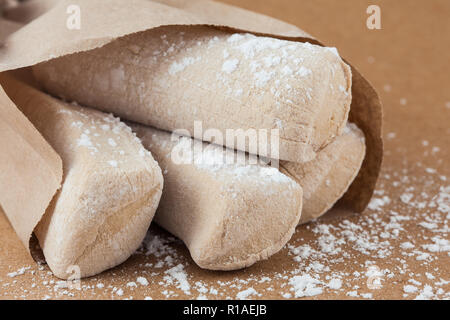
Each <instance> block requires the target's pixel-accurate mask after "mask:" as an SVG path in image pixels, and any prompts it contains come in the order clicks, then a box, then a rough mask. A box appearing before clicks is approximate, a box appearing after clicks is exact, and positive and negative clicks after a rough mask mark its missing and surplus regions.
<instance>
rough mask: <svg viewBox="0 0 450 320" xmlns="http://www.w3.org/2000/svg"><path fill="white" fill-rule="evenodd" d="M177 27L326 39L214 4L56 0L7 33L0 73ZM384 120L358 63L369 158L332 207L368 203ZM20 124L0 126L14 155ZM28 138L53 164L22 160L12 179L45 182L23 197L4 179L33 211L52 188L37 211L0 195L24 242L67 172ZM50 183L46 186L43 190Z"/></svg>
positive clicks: (356, 110)
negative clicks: (73, 12)
mask: <svg viewBox="0 0 450 320" xmlns="http://www.w3.org/2000/svg"><path fill="white" fill-rule="evenodd" d="M74 4H76V5H78V6H79V7H80V13H81V25H80V26H81V28H80V29H79V30H78V29H75V30H72V29H69V28H67V27H66V23H67V19H68V17H69V14H67V8H68V6H69V5H74ZM0 23H1V22H0ZM174 24H178V25H179V24H183V25H214V26H217V27H221V28H227V29H229V30H230V31H246V32H252V33H254V34H257V35H268V36H273V37H277V38H282V39H287V40H292V41H309V42H311V43H316V44H320V43H319V42H318V41H317V40H315V39H314V38H312V37H311V36H309V35H308V34H307V33H306V32H304V31H302V30H300V29H299V28H297V27H295V26H292V25H289V24H287V23H284V22H281V21H278V20H276V19H273V18H269V17H267V16H263V15H259V14H256V13H252V12H249V11H245V10H243V9H238V8H234V7H230V6H227V5H224V4H219V3H215V2H211V1H204V0H189V1H183V0H174V1H158V2H154V1H148V0H130V1H122V0H108V1H106V0H78V1H74V0H71V1H67V0H63V1H60V2H58V3H57V4H56V6H55V7H53V8H52V9H51V10H50V11H48V12H46V13H45V14H43V15H41V16H39V17H38V18H36V19H35V20H33V21H31V22H30V23H28V24H26V25H24V26H23V27H22V28H20V29H19V30H18V31H16V32H14V33H12V34H10V35H9V37H8V38H7V39H6V40H5V42H4V44H3V46H2V47H1V48H0V71H6V70H11V69H17V68H21V67H27V66H31V65H34V64H36V63H39V62H42V61H46V60H49V59H52V58H56V57H59V56H62V55H66V54H71V53H75V52H80V51H86V50H91V49H94V48H97V47H100V46H103V45H105V44H107V43H109V42H111V41H113V40H114V39H116V38H118V37H121V36H124V35H127V34H130V33H134V32H139V31H144V30H148V29H151V28H155V27H158V26H161V25H174ZM1 29H3V24H2V25H0V30H1ZM30 48H32V50H30ZM0 96H1V99H0V104H1V105H2V107H1V109H0V117H1V119H2V120H3V119H8V117H9V118H12V117H16V118H17V117H19V115H20V111H18V110H17V109H15V108H14V105H13V104H12V103H11V101H9V99H7V97H5V94H4V92H3V91H2V92H0ZM5 105H6V106H7V107H5ZM7 108H8V109H7ZM381 118H382V115H381V105H380V101H379V99H378V96H377V94H376V92H375V90H374V89H373V88H372V86H371V85H370V84H369V83H368V82H367V81H366V80H365V79H364V78H363V77H362V76H361V75H360V74H359V72H358V71H357V70H356V69H355V68H353V102H352V106H351V112H350V120H351V121H353V122H355V123H356V124H357V125H358V126H359V127H360V128H361V129H362V130H363V131H364V133H365V136H366V141H367V155H366V158H365V160H364V163H363V167H362V169H361V171H360V173H359V174H358V177H357V179H356V180H355V181H354V183H353V184H352V186H351V187H350V189H349V192H347V194H346V195H345V196H344V198H343V199H342V200H341V201H340V205H341V207H342V208H344V210H343V209H342V208H339V209H338V210H334V211H335V212H339V213H342V212H349V211H353V212H354V211H356V212H361V211H362V210H363V209H364V208H365V207H366V206H367V204H368V202H369V200H370V197H371V195H372V193H373V190H374V187H375V182H376V180H377V177H378V173H379V170H380V166H381V159H382V149H383V148H382V140H381ZM22 122H23V123H21V124H19V123H18V124H17V125H16V126H14V127H12V129H11V130H12V132H11V133H10V134H9V135H7V133H6V132H5V133H3V127H2V128H1V129H0V130H1V131H0V135H1V136H0V141H4V142H3V144H2V147H3V149H5V150H6V152H5V153H4V154H5V155H7V154H8V152H11V153H12V152H13V151H11V150H15V148H17V146H18V145H19V144H22V143H23V139H20V137H21V136H22V135H21V134H20V133H21V132H23V131H24V130H25V129H26V128H28V130H29V131H32V128H30V126H31V124H30V123H29V122H27V121H26V119H22ZM2 126H3V125H2ZM38 137H39V138H38ZM27 138H29V139H30V140H29V141H30V143H29V144H27V146H29V148H31V149H33V151H35V152H36V157H39V156H40V157H41V158H42V159H44V161H45V162H46V163H49V164H48V166H47V167H45V169H47V170H48V171H45V170H43V169H42V170H41V169H39V170H38V169H37V168H40V167H41V166H37V165H36V164H37V163H39V162H36V160H34V159H32V158H31V159H28V158H24V157H22V158H21V161H22V162H24V165H26V166H27V167H29V168H33V169H34V170H33V171H26V170H21V171H20V174H18V172H17V174H16V176H17V177H16V176H14V178H17V179H21V181H23V184H25V185H27V186H28V183H29V181H31V183H32V185H30V187H31V186H34V184H35V183H36V184H37V182H39V184H40V185H39V188H37V189H32V190H33V192H31V191H30V192H27V193H26V194H18V193H14V192H13V190H12V189H11V188H10V185H11V184H12V182H10V181H16V180H11V179H8V180H7V179H3V177H2V179H1V180H0V184H1V185H0V188H1V190H5V191H7V192H6V193H5V194H4V195H3V196H2V197H4V198H5V199H9V201H8V200H6V201H7V202H5V203H8V202H12V201H13V200H14V201H15V202H17V203H22V205H23V206H27V208H28V207H30V208H31V201H29V198H30V196H29V194H33V195H34V196H35V197H43V194H44V193H45V192H43V191H46V192H47V197H45V199H40V198H37V199H36V201H35V202H34V203H33V206H32V210H31V209H30V208H28V209H27V208H14V206H10V205H7V204H6V205H5V203H4V201H5V200H3V199H2V200H1V203H2V205H3V209H4V210H5V211H6V213H7V215H8V218H9V219H10V221H11V223H12V224H13V227H14V229H15V231H16V232H17V233H18V234H19V237H20V238H21V239H22V241H24V239H25V240H26V239H28V238H29V233H30V230H32V229H33V228H34V225H35V224H36V223H37V222H38V220H39V218H40V217H41V216H42V215H43V214H44V212H45V207H46V206H47V205H48V201H49V200H48V199H47V198H48V194H52V195H53V194H54V192H55V191H56V189H57V186H58V185H59V180H58V179H57V178H58V177H59V178H60V177H61V168H60V167H58V165H57V162H58V160H59V158H58V157H57V155H53V156H52V157H51V156H49V154H48V153H50V151H48V150H49V149H51V148H50V147H49V145H48V144H47V143H46V142H45V141H43V139H42V138H40V135H38V134H37V132H34V134H31V133H29V136H27ZM13 156H15V157H13ZM18 157H19V154H12V155H11V156H7V157H5V158H4V160H2V162H0V171H2V172H8V173H7V175H10V174H9V172H10V170H12V169H11V168H10V167H11V166H14V163H15V160H16V159H17V158H18ZM49 158H51V159H52V161H50V160H49ZM2 159H3V158H2ZM40 160H41V159H40ZM4 162H5V163H4ZM59 165H60V163H59ZM11 172H14V171H11ZM11 175H12V173H11ZM19 175H20V177H19ZM55 177H57V178H55ZM7 178H10V177H7ZM18 181H19V180H18ZM55 181H58V183H55ZM44 185H45V187H43V186H44ZM45 188H48V190H44V189H45ZM19 209H20V210H19ZM25 209H27V210H25ZM28 210H31V211H32V212H33V213H34V215H33V217H34V219H33V220H32V219H29V215H30V212H29V211H28ZM331 211H333V209H332V210H331Z"/></svg>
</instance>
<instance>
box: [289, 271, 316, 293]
mask: <svg viewBox="0 0 450 320" xmlns="http://www.w3.org/2000/svg"><path fill="white" fill-rule="evenodd" d="M289 284H290V285H291V286H292V289H291V290H292V291H294V296H295V297H296V298H301V297H311V296H316V295H319V294H321V293H322V292H323V289H322V288H321V287H318V286H317V285H319V284H322V282H321V281H319V280H317V279H315V278H313V277H311V276H310V275H309V274H305V275H301V276H294V277H292V278H290V279H289Z"/></svg>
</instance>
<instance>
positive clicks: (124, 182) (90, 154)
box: [5, 80, 163, 279]
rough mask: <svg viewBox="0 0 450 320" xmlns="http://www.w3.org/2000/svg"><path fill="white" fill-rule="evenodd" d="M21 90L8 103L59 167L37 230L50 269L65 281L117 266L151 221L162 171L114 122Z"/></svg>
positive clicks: (12, 93)
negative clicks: (57, 160) (56, 183)
mask: <svg viewBox="0 0 450 320" xmlns="http://www.w3.org/2000/svg"><path fill="white" fill-rule="evenodd" d="M11 83H13V81H12V80H11V82H5V85H6V84H11ZM5 88H7V87H5ZM19 88H21V89H20V90H9V91H8V94H9V95H10V97H11V99H12V100H13V101H14V102H15V103H16V104H17V105H18V106H19V107H20V109H21V110H22V112H23V113H24V114H25V115H26V116H27V117H28V119H29V120H30V121H31V122H32V123H33V124H34V125H35V127H36V128H37V129H38V130H39V132H40V133H41V134H42V135H43V136H44V137H45V139H46V140H47V141H48V142H49V143H50V145H51V146H52V147H53V148H54V149H55V151H56V152H57V153H58V154H59V155H60V156H61V158H62V161H63V168H64V177H63V179H64V180H63V184H62V187H61V189H60V190H59V191H58V193H57V194H56V195H55V197H54V199H53V200H52V202H51V204H50V206H49V207H48V209H47V211H46V213H45V214H44V216H43V218H42V220H41V221H40V222H39V224H38V226H37V227H36V229H35V234H36V236H37V238H38V240H39V244H40V246H41V248H42V250H43V253H44V256H45V259H46V261H47V263H48V265H49V267H50V269H51V270H52V271H53V273H54V274H55V275H56V276H57V277H60V278H64V279H65V278H68V277H70V276H71V275H72V276H77V275H79V276H81V277H87V276H92V275H95V274H97V273H100V272H102V271H104V270H106V269H108V268H111V267H114V266H116V265H118V264H120V263H122V262H123V261H125V260H126V259H127V258H128V257H129V256H130V255H131V254H132V253H133V252H134V251H135V250H136V249H137V248H138V246H139V245H140V243H141V242H142V240H143V238H144V236H145V234H146V232H147V229H148V227H149V225H150V222H151V220H152V218H153V216H154V213H155V210H156V207H157V206H158V203H159V200H160V197H161V192H162V186H163V178H162V174H161V169H160V168H159V166H158V164H157V163H156V162H155V160H154V159H153V157H152V155H151V154H150V153H149V152H148V151H147V150H145V149H144V148H143V146H142V144H141V143H140V141H139V140H138V139H137V138H136V137H135V136H134V135H133V133H132V132H131V129H130V128H129V127H128V126H126V125H125V124H124V123H122V122H120V121H119V120H118V119H117V118H114V117H112V116H110V115H106V114H103V113H101V112H98V111H95V110H90V109H87V108H82V107H78V106H76V105H68V104H65V103H63V102H61V101H58V100H55V99H53V98H51V97H49V96H47V95H45V94H43V93H41V92H39V91H37V90H34V89H31V88H28V87H26V86H25V85H23V86H21V87H19ZM24 88H27V92H26V94H24V91H25V89H24ZM37 169H38V168H37ZM78 267H79V271H80V274H77V273H76V272H78V271H77V268H78Z"/></svg>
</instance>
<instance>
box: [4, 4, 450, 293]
mask: <svg viewBox="0 0 450 320" xmlns="http://www.w3.org/2000/svg"><path fill="white" fill-rule="evenodd" d="M226 2H227V3H230V4H235V5H238V6H241V7H244V8H246V9H251V10H255V11H257V12H260V13H264V14H267V15H271V16H273V17H275V18H279V19H282V20H285V21H287V22H290V23H292V24H295V25H298V26H300V27H301V28H302V29H304V30H305V31H307V32H309V33H311V34H312V35H314V36H316V37H318V38H319V39H321V40H322V41H323V42H324V43H326V44H327V45H330V46H336V47H338V49H339V52H340V53H341V55H342V56H344V57H345V58H346V59H348V60H349V61H351V62H352V64H353V65H354V66H356V67H357V68H358V69H359V70H360V71H361V72H362V73H363V74H364V75H365V76H366V78H367V79H369V80H370V81H371V82H372V84H373V85H374V86H375V87H376V89H377V90H378V92H379V94H380V96H381V99H382V101H383V104H384V112H385V122H384V135H383V136H384V139H385V159H384V163H383V168H382V172H381V176H380V179H379V182H378V185H377V190H376V194H375V196H374V198H373V200H372V202H371V205H370V206H369V208H368V209H367V210H366V211H365V212H364V213H363V214H362V215H354V216H351V217H347V218H339V219H322V220H321V221H318V222H315V223H311V224H308V225H305V226H302V227H299V228H297V231H296V233H295V235H294V237H293V239H292V240H291V241H290V242H289V244H288V246H286V247H285V248H284V249H283V250H282V251H281V252H280V253H278V254H277V255H275V256H273V257H272V258H271V259H269V260H268V261H264V262H261V263H258V264H256V265H254V266H253V267H251V268H248V269H246V270H241V271H235V272H226V273H224V272H209V271H204V270H201V269H199V268H198V267H197V266H196V265H195V264H194V263H193V262H192V260H191V259H190V258H189V255H188V252H187V251H186V249H185V248H184V246H183V245H182V243H180V242H179V241H176V240H174V239H172V238H171V237H170V236H169V235H168V234H167V233H165V232H163V231H161V230H159V229H158V228H157V227H153V228H151V234H150V235H149V239H148V241H146V242H144V245H143V247H142V248H141V249H140V250H139V251H138V252H137V253H136V254H135V255H133V256H132V257H131V258H130V259H129V260H128V261H127V262H125V263H124V264H122V265H120V266H118V267H116V268H114V269H113V270H110V271H107V272H104V273H102V274H101V275H99V276H97V277H94V278H90V279H86V280H82V281H81V289H80V290H76V289H72V290H70V289H67V288H62V287H63V285H62V284H61V283H58V279H57V278H55V277H53V276H52V275H51V273H50V272H49V270H48V268H47V267H45V266H43V267H38V266H37V265H36V264H35V263H34V261H33V260H32V259H31V258H30V257H29V256H28V254H27V252H26V251H25V249H24V248H23V246H22V244H21V242H20V241H19V239H18V238H17V236H16V235H15V233H14V231H13V230H12V229H11V227H10V225H9V223H8V221H7V220H6V218H5V216H4V215H3V214H1V215H0V238H1V239H0V298H1V299H27V298H28V299H42V298H48V299H58V298H59V299H67V298H73V297H75V298H88V299H105V298H106V299H109V298H114V299H127V298H133V299H142V298H145V297H151V298H153V299H158V298H163V299H165V298H176V299H180V298H188V299H195V298H198V297H200V298H208V299H217V298H219V299H222V298H232V299H234V298H238V297H245V296H247V297H248V298H268V299H283V298H288V297H291V298H294V297H295V296H296V294H297V297H301V296H302V295H304V294H308V293H309V294H311V293H314V294H315V295H313V296H310V297H307V298H313V299H331V298H346V299H349V298H375V299H389V298H407V299H413V298H416V297H418V298H435V299H436V298H447V299H448V298H450V283H449V281H450V257H449V250H450V243H449V235H448V231H449V227H448V222H449V219H450V213H449V209H448V208H449V206H450V195H449V193H450V183H449V180H448V179H449V178H450V177H449V176H450V169H449V168H450V166H449V162H450V161H449V159H450V154H449V146H450V126H449V123H450V92H449V91H448V86H449V84H450V83H449V82H450V81H449V78H448V74H449V73H450V65H449V64H448V52H449V51H450V43H449V42H448V41H445V39H446V37H448V35H449V34H450V22H449V21H448V17H449V16H450V3H449V2H448V1H446V0H433V1H424V0H422V1H421V0H401V1H377V2H376V3H377V4H379V5H380V7H381V12H382V30H368V29H367V28H366V24H365V22H366V19H367V16H368V15H367V14H366V8H367V6H368V5H369V4H372V2H371V1H365V0H347V1H338V0H314V1H312V0H308V1H307V0H303V1H300V0H297V1H294V0H265V1H236V0H233V1H230V0H228V1H226ZM155 235H157V237H155ZM177 266H178V267H177ZM174 267H175V269H173V268H174ZM180 269H181V270H183V271H184V272H178V273H177V272H176V271H177V270H178V271H179V270H180ZM371 270H372V271H371ZM373 270H379V273H374V271H373ZM180 275H181V277H180ZM183 275H185V276H186V279H184V278H183ZM138 277H145V278H146V279H147V280H148V282H149V283H148V285H145V284H141V283H139V282H138V281H137V278H138ZM308 279H309V280H308ZM311 279H316V280H311ZM373 279H379V280H380V282H381V288H378V289H377V288H374V287H373V286H370V283H371V281H372V280H373ZM185 280H186V281H185ZM302 283H303V284H304V283H308V285H309V286H308V287H307V288H306V289H305V290H303V289H304V288H302V286H301V284H302ZM338 284H340V286H339V285H338ZM368 284H369V285H368ZM187 288H189V290H187ZM183 289H184V290H183Z"/></svg>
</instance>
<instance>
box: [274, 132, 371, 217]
mask: <svg viewBox="0 0 450 320" xmlns="http://www.w3.org/2000/svg"><path fill="white" fill-rule="evenodd" d="M365 150H366V146H365V143H364V134H363V132H362V131H361V130H360V129H358V127H357V126H356V125H354V124H352V123H349V124H347V126H346V129H345V130H344V133H343V134H342V135H341V136H339V137H337V138H336V139H335V140H334V141H333V142H332V143H330V144H329V145H328V146H327V147H325V148H324V149H323V150H321V151H319V152H318V153H317V157H316V158H315V159H314V160H313V161H310V162H307V163H294V162H286V161H281V162H280V170H281V172H284V173H285V174H287V175H289V176H290V177H292V178H293V179H295V180H296V181H297V182H298V183H299V184H300V185H301V186H302V188H303V212H302V216H301V218H300V224H301V223H305V222H308V221H310V220H312V219H315V218H318V217H320V216H321V215H322V214H324V213H325V212H326V211H328V210H329V209H330V208H331V207H332V206H333V205H334V204H335V203H336V201H337V200H338V199H339V198H341V197H342V195H343V194H344V193H345V192H346V191H347V189H348V187H349V186H350V184H351V183H352V182H353V180H354V179H355V177H356V175H357V174H358V172H359V169H360V168H361V164H362V162H363V160H364V156H365Z"/></svg>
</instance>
